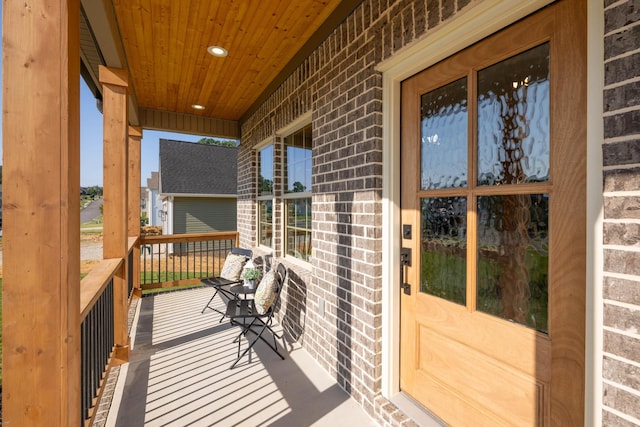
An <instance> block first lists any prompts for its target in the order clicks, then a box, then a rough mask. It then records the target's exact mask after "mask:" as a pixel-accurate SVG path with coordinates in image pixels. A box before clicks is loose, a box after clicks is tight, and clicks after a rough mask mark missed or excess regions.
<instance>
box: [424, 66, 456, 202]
mask: <svg viewBox="0 0 640 427" xmlns="http://www.w3.org/2000/svg"><path fill="white" fill-rule="evenodd" d="M420 111H421V113H420V114H421V122H420V136H421V144H420V145H421V151H422V153H421V156H422V157H421V174H420V179H421V181H420V182H421V187H422V189H423V190H431V189H436V188H451V187H465V186H466V185H467V151H468V150H467V79H466V78H462V79H460V80H457V81H455V82H453V83H449V84H448V85H446V86H442V87H440V88H438V89H435V90H432V91H431V92H428V93H425V94H424V95H422V99H421V107H420Z"/></svg>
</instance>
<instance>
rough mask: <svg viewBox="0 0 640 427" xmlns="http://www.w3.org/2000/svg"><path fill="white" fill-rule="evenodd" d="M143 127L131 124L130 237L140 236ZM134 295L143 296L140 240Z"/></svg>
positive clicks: (135, 255) (135, 247) (135, 252)
mask: <svg viewBox="0 0 640 427" xmlns="http://www.w3.org/2000/svg"><path fill="white" fill-rule="evenodd" d="M141 140H142V128H141V127H135V126H129V191H128V193H129V217H128V220H127V222H128V224H129V237H136V238H140V141H141ZM130 268H133V289H134V295H135V296H137V297H140V296H141V292H142V291H141V289H140V242H139V241H138V243H137V244H136V245H135V246H134V248H133V265H131V266H130Z"/></svg>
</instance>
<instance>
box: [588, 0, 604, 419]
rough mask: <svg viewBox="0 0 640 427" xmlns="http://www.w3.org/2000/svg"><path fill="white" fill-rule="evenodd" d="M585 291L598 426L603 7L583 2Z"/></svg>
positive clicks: (591, 396) (591, 394)
mask: <svg viewBox="0 0 640 427" xmlns="http://www.w3.org/2000/svg"><path fill="white" fill-rule="evenodd" d="M587 3H588V5H587V7H588V9H587V52H588V53H587V171H589V173H587V230H586V231H587V283H586V286H587V289H586V297H587V300H586V307H585V308H586V322H587V324H586V329H585V333H586V337H585V371H586V372H585V425H588V426H599V425H602V410H603V404H602V388H603V385H602V358H603V346H602V336H603V325H604V321H603V307H604V299H603V293H602V283H603V265H604V261H603V253H604V249H603V242H604V239H603V219H604V200H603V199H604V196H603V194H602V174H603V162H602V142H603V135H604V123H603V118H602V117H603V107H602V106H603V91H604V65H603V58H604V38H603V34H604V6H603V2H598V1H589V2H587Z"/></svg>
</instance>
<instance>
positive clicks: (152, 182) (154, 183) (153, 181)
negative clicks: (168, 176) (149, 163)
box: [147, 172, 160, 190]
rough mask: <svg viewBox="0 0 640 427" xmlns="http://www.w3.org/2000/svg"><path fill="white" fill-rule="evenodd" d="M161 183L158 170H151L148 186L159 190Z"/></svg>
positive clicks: (150, 188)
mask: <svg viewBox="0 0 640 427" xmlns="http://www.w3.org/2000/svg"><path fill="white" fill-rule="evenodd" d="M159 185H160V178H159V177H158V172H151V178H147V187H148V188H149V190H158V189H159Z"/></svg>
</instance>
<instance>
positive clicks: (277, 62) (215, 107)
mask: <svg viewBox="0 0 640 427" xmlns="http://www.w3.org/2000/svg"><path fill="white" fill-rule="evenodd" d="M340 3H341V1H340V0H294V1H279V0H239V1H238V0H236V1H233V0H227V1H215V0H113V7H114V11H115V16H116V19H117V23H118V29H119V32H120V37H121V41H122V44H123V47H124V51H125V54H126V61H127V63H128V67H129V71H130V74H131V82H132V83H133V89H134V91H135V96H136V98H137V103H138V106H139V107H140V108H146V109H153V110H160V111H171V112H177V113H183V114H191V115H201V116H204V117H209V118H218V119H226V120H239V119H240V118H241V117H242V116H243V114H244V113H245V112H246V111H247V110H248V109H249V108H250V107H251V106H252V105H253V104H254V102H255V101H256V100H257V99H258V97H259V96H260V95H261V94H262V92H263V91H264V90H265V88H267V87H268V85H269V84H270V83H271V82H273V81H274V79H276V78H277V76H278V75H279V73H280V72H281V71H282V70H283V68H284V67H285V66H286V65H287V64H288V63H289V62H290V61H291V60H292V58H294V56H295V55H296V53H297V52H298V51H299V50H300V49H301V48H302V47H303V46H304V45H305V43H307V42H308V41H309V39H310V38H311V37H312V36H313V34H314V33H315V32H316V31H317V30H318V29H319V28H321V26H322V25H323V23H325V21H326V20H327V18H329V17H330V15H331V14H332V12H334V10H336V8H337V7H338V6H339V4H340ZM333 25H335V24H333ZM212 45H217V46H221V47H224V48H225V49H227V51H228V52H229V54H228V56H227V57H225V58H218V57H214V56H212V55H210V54H209V53H208V52H207V47H208V46H212ZM193 104H200V105H203V106H204V107H205V109H204V110H195V109H193V108H192V107H191V106H192V105H193Z"/></svg>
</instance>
